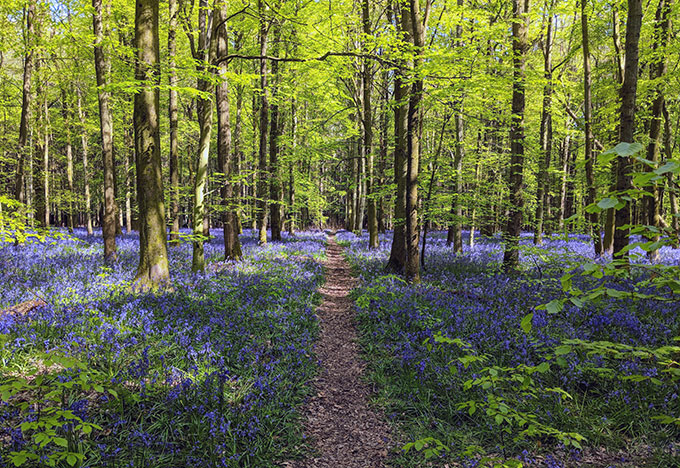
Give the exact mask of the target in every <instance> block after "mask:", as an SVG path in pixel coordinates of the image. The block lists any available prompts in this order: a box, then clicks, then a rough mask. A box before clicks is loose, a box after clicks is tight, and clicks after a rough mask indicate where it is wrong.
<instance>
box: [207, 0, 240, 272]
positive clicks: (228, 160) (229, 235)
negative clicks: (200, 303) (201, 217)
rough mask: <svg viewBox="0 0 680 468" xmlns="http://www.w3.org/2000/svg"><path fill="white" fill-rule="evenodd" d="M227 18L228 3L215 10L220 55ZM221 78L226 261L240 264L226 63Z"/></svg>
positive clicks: (220, 152) (220, 141) (218, 88)
mask: <svg viewBox="0 0 680 468" xmlns="http://www.w3.org/2000/svg"><path fill="white" fill-rule="evenodd" d="M227 16H228V12H227V5H226V3H225V2H220V4H219V5H218V6H216V7H215V17H216V21H215V22H216V24H217V30H216V31H214V32H213V34H214V35H215V37H216V39H217V47H216V49H217V53H218V55H222V54H224V55H226V54H227V53H228V52H229V50H228V49H229V38H228V30H227V23H226V20H227ZM218 76H219V78H220V81H219V83H218V84H217V86H216V88H215V101H216V103H217V160H218V165H219V171H220V172H221V173H222V174H223V177H224V181H223V182H222V184H221V186H220V196H221V198H222V227H223V229H224V259H225V260H240V259H241V257H242V253H241V243H240V241H239V238H238V227H237V223H236V219H237V216H238V214H237V213H236V209H235V201H236V200H234V185H233V183H232V181H231V179H232V176H233V174H232V169H233V154H232V151H231V150H232V147H231V115H230V109H229V83H228V81H227V62H222V63H221V64H220V65H219V67H218Z"/></svg>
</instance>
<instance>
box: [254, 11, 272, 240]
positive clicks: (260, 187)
mask: <svg viewBox="0 0 680 468" xmlns="http://www.w3.org/2000/svg"><path fill="white" fill-rule="evenodd" d="M257 5H258V13H259V15H260V18H259V23H260V32H259V40H260V56H261V57H264V56H265V55H267V34H268V30H269V28H268V26H267V22H266V19H265V16H264V9H265V6H264V1H263V0H258V3H257ZM259 117H260V118H259V120H260V144H259V154H258V171H257V230H258V242H259V243H260V245H265V244H266V243H267V198H268V196H267V194H268V190H269V184H268V180H267V179H268V172H269V167H267V129H268V125H269V101H268V100H267V61H266V60H265V59H264V58H261V59H260V116H259Z"/></svg>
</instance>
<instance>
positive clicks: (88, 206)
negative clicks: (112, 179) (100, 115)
mask: <svg viewBox="0 0 680 468" xmlns="http://www.w3.org/2000/svg"><path fill="white" fill-rule="evenodd" d="M78 119H79V120H80V125H81V129H80V131H81V135H80V144H81V146H82V149H83V186H84V187H83V190H84V192H85V193H84V195H85V225H86V228H87V235H88V236H91V235H92V234H93V233H94V230H93V228H92V201H91V196H90V172H89V167H88V151H89V146H90V145H89V139H88V137H87V127H86V118H85V113H84V112H83V105H82V95H81V91H80V90H78Z"/></svg>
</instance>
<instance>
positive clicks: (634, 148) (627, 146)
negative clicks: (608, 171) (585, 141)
mask: <svg viewBox="0 0 680 468" xmlns="http://www.w3.org/2000/svg"><path fill="white" fill-rule="evenodd" d="M643 149H644V147H643V146H642V145H641V144H640V143H623V142H622V143H619V144H618V145H616V146H615V147H613V148H611V149H608V150H607V151H603V152H602V153H600V160H601V161H603V159H604V161H603V162H609V161H611V160H612V159H614V158H615V157H617V156H622V157H629V156H633V155H635V154H637V153H639V152H640V151H642V150H643Z"/></svg>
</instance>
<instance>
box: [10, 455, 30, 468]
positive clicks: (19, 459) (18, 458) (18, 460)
mask: <svg viewBox="0 0 680 468" xmlns="http://www.w3.org/2000/svg"><path fill="white" fill-rule="evenodd" d="M10 458H11V459H12V463H14V466H21V465H23V464H24V463H26V460H27V459H28V456H27V455H26V453H24V452H12V454H11V456H10Z"/></svg>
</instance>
